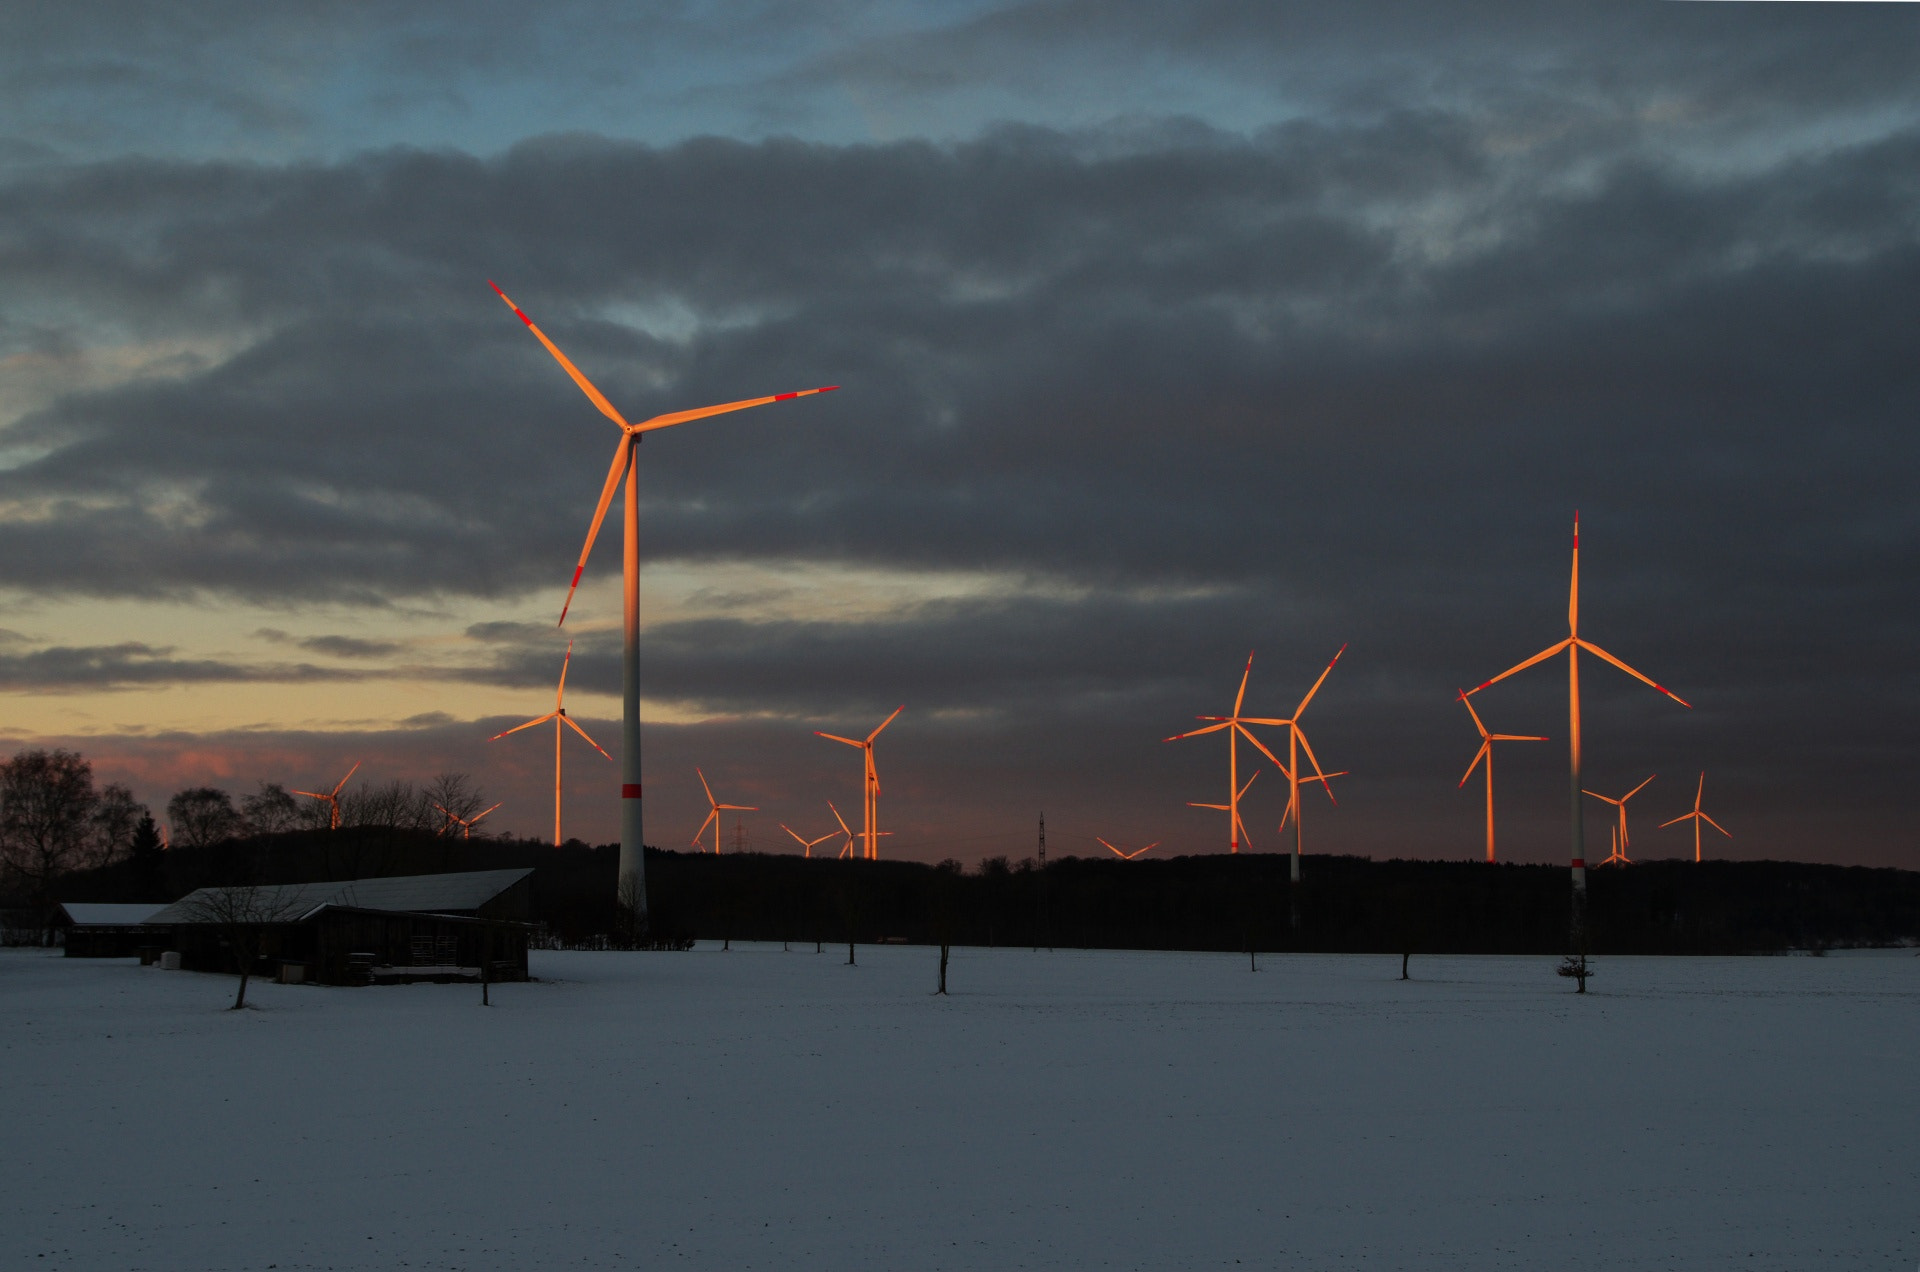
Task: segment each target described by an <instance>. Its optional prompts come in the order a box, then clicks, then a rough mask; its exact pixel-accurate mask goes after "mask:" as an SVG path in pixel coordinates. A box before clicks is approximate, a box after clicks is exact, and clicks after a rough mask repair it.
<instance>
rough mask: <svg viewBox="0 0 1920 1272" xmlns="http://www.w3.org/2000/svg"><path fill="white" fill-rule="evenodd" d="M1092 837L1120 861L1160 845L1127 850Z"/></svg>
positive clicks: (1250, 781)
mask: <svg viewBox="0 0 1920 1272" xmlns="http://www.w3.org/2000/svg"><path fill="white" fill-rule="evenodd" d="M1247 784H1248V785H1252V784H1253V779H1252V778H1248V779H1247ZM1094 839H1095V840H1096V841H1098V842H1099V844H1100V846H1101V847H1103V848H1105V849H1106V850H1107V851H1108V852H1110V853H1112V854H1113V855H1114V856H1116V857H1118V858H1120V860H1122V861H1132V860H1133V859H1134V858H1135V857H1138V856H1139V855H1140V854H1141V853H1143V852H1149V851H1151V850H1153V849H1155V848H1158V847H1159V846H1160V841H1159V840H1158V839H1156V840H1154V841H1153V842H1152V843H1150V844H1148V845H1147V846H1146V847H1145V848H1135V849H1134V850H1133V851H1132V852H1127V851H1126V850H1125V849H1122V848H1115V847H1114V846H1113V845H1112V844H1110V843H1108V842H1107V841H1106V840H1104V839H1101V838H1100V836H1098V835H1095V836H1094Z"/></svg>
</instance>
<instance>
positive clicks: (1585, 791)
mask: <svg viewBox="0 0 1920 1272" xmlns="http://www.w3.org/2000/svg"><path fill="white" fill-rule="evenodd" d="M1580 793H1581V794H1582V795H1591V796H1593V797H1594V798H1595V799H1597V800H1600V801H1601V802H1603V803H1607V804H1618V803H1619V802H1620V801H1619V800H1617V799H1615V798H1614V797H1613V796H1611V795H1602V794H1601V793H1600V792H1599V791H1590V790H1588V789H1587V788H1586V787H1584V786H1583V787H1581V788H1580Z"/></svg>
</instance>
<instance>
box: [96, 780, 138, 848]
mask: <svg viewBox="0 0 1920 1272" xmlns="http://www.w3.org/2000/svg"><path fill="white" fill-rule="evenodd" d="M147 816H148V812H147V806H146V805H145V804H142V803H140V802H139V801H138V800H136V799H134V797H133V792H132V791H130V790H128V789H127V788H126V787H125V786H122V785H121V784H120V783H118V782H109V783H108V784H107V785H105V786H103V787H101V788H100V802H99V803H98V804H95V805H94V809H93V845H92V853H91V855H92V858H93V861H92V863H91V864H93V865H96V866H110V865H112V864H113V863H114V862H116V861H119V860H121V859H122V858H124V857H127V856H130V855H131V854H132V852H133V840H134V836H135V834H136V833H138V830H139V827H140V822H141V820H142V819H143V818H146V817H147Z"/></svg>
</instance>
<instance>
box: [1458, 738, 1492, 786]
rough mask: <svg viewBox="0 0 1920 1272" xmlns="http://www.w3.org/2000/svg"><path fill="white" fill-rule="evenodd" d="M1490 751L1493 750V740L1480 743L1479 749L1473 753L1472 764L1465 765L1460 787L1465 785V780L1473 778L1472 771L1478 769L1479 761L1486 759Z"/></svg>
mask: <svg viewBox="0 0 1920 1272" xmlns="http://www.w3.org/2000/svg"><path fill="white" fill-rule="evenodd" d="M1491 750H1493V740H1492V739H1491V738H1489V739H1487V740H1485V741H1483V742H1481V743H1480V749H1479V750H1478V751H1475V752H1474V753H1473V763H1471V764H1469V765H1467V771H1466V773H1464V774H1463V775H1462V776H1461V778H1460V785H1461V786H1465V785H1466V784H1467V778H1469V777H1472V776H1473V770H1475V769H1477V768H1479V767H1480V761H1481V760H1484V759H1485V758H1486V757H1487V752H1489V751H1491ZM1455 789H1456V790H1457V789H1459V788H1458V787H1456V788H1455Z"/></svg>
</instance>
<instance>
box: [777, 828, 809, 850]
mask: <svg viewBox="0 0 1920 1272" xmlns="http://www.w3.org/2000/svg"><path fill="white" fill-rule="evenodd" d="M780 829H782V830H784V831H786V832H787V833H788V834H789V835H792V836H793V842H794V843H796V844H804V845H805V846H806V847H808V848H811V847H813V845H812V844H809V843H807V841H806V840H804V839H802V838H800V832H799V831H797V830H795V829H794V828H793V827H791V826H789V825H787V823H785V822H781V823H780Z"/></svg>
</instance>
